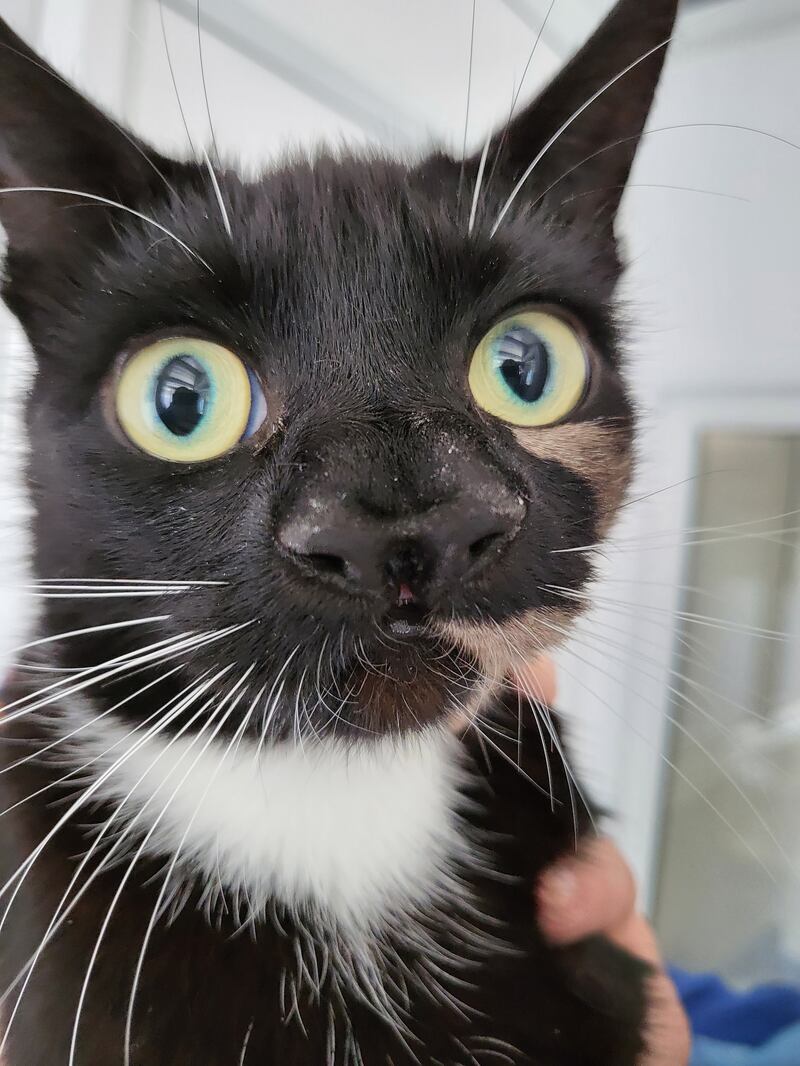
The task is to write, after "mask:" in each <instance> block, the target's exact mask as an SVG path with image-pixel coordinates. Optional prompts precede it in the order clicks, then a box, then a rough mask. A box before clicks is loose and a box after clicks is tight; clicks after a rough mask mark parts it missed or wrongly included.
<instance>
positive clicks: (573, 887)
mask: <svg viewBox="0 0 800 1066" xmlns="http://www.w3.org/2000/svg"><path fill="white" fill-rule="evenodd" d="M577 892H578V875H577V874H576V872H575V870H574V869H572V867H571V865H570V864H568V863H561V864H560V865H558V866H554V867H552V869H550V870H548V871H547V872H546V873H545V874H544V875H543V876H542V879H541V881H540V882H539V906H540V907H541V909H542V911H543V913H545V914H546V916H547V918H548V919H551V920H552V919H556V920H557V919H558V918H559V917H561V915H562V913H563V912H564V911H567V910H569V908H570V905H571V904H572V902H573V900H574V899H575V897H576V895H577Z"/></svg>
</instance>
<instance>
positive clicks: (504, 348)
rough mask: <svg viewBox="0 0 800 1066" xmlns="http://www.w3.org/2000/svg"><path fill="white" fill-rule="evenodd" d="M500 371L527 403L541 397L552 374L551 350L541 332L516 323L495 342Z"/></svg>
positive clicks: (507, 382) (508, 383) (512, 388)
mask: <svg viewBox="0 0 800 1066" xmlns="http://www.w3.org/2000/svg"><path fill="white" fill-rule="evenodd" d="M495 353H496V356H497V359H498V361H499V366H500V373H501V374H502V375H503V378H504V380H505V382H506V384H507V385H508V387H509V388H510V389H511V391H512V392H514V393H515V394H516V395H517V396H519V398H520V399H521V400H524V401H525V403H535V401H536V400H539V399H541V397H542V393H543V392H544V390H545V386H546V384H547V377H548V375H549V373H550V353H549V352H548V350H547V345H546V344H545V343H544V341H543V340H542V338H541V337H540V336H539V334H538V333H534V331H533V330H532V329H528V328H527V327H526V326H512V328H511V329H509V330H508V331H507V332H506V333H504V334H503V335H502V337H500V338H498V340H497V341H496V342H495Z"/></svg>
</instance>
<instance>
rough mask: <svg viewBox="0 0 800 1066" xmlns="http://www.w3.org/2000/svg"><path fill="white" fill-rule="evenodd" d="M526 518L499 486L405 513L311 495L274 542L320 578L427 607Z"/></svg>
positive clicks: (511, 495)
mask: <svg viewBox="0 0 800 1066" xmlns="http://www.w3.org/2000/svg"><path fill="white" fill-rule="evenodd" d="M524 513H525V505H524V502H523V500H522V499H521V498H520V497H519V496H518V495H517V494H516V493H514V492H513V491H511V489H510V488H508V487H506V486H505V485H504V484H503V483H502V482H494V483H491V484H489V483H483V484H481V485H480V486H477V487H476V488H474V489H473V490H472V491H464V490H462V491H461V492H459V493H457V494H456V495H455V496H454V497H453V498H452V499H449V500H446V501H444V502H439V503H436V504H434V505H432V506H429V507H427V508H426V509H425V510H422V511H420V512H418V513H411V514H403V515H402V516H384V515H381V514H380V513H376V512H375V511H374V510H373V509H372V508H371V507H370V506H369V504H368V503H366V504H365V502H364V501H361V502H360V503H359V504H356V505H350V504H348V499H347V497H346V498H345V499H344V500H342V498H341V494H339V495H327V494H322V495H320V494H319V493H318V492H313V493H309V494H308V495H306V496H304V498H303V499H301V500H299V501H298V502H297V504H296V505H295V506H294V507H293V508H292V510H291V511H290V513H289V514H288V515H287V516H286V517H285V519H284V521H283V522H282V523H281V524H280V526H279V529H278V539H279V541H280V542H281V544H282V546H283V547H284V549H286V550H287V551H288V552H290V553H291V554H292V555H293V556H294V557H295V559H296V560H297V561H299V562H301V563H302V565H303V566H304V567H306V568H308V569H309V570H310V572H312V573H313V574H315V575H316V576H318V577H319V578H320V579H322V580H328V581H332V582H334V583H337V584H340V585H342V584H343V585H344V586H345V587H347V588H348V589H349V590H350V591H352V592H355V593H360V594H367V595H372V596H375V595H380V596H385V597H386V598H387V600H388V602H389V605H392V606H399V607H407V606H411V605H418V606H427V605H428V604H429V602H430V601H431V600H432V599H433V598H436V597H440V596H442V595H445V594H446V593H447V591H448V590H449V589H452V588H454V587H455V586H457V585H458V584H459V583H460V582H462V581H464V579H467V578H469V577H470V576H471V575H473V574H475V573H477V571H478V570H479V569H481V568H482V567H484V566H486V565H487V563H488V562H490V561H491V559H492V557H496V556H498V555H499V554H500V553H502V551H503V550H504V549H505V547H506V546H507V545H508V543H509V542H510V541H511V540H512V539H513V537H514V536H515V535H516V533H517V531H518V530H519V528H520V524H521V522H522V519H523V517H524Z"/></svg>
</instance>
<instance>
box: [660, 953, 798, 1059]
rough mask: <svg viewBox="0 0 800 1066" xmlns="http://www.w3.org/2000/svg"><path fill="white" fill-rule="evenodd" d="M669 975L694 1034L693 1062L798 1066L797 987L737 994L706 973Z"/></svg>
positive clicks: (679, 972) (778, 986)
mask: <svg viewBox="0 0 800 1066" xmlns="http://www.w3.org/2000/svg"><path fill="white" fill-rule="evenodd" d="M671 976H672V978H673V980H674V981H675V984H676V985H677V988H678V993H679V994H680V997H681V1000H682V1001H683V1005H684V1007H685V1008H686V1013H687V1014H688V1015H689V1021H690V1023H691V1026H692V1033H693V1034H694V1050H693V1053H692V1061H691V1066H800V990H798V989H796V988H793V987H791V986H788V985H778V984H774V985H762V986H760V987H759V988H755V989H753V990H751V991H749V992H735V991H733V990H732V989H730V988H728V986H727V985H726V984H725V983H724V982H723V981H721V980H720V978H719V977H715V976H713V975H710V974H689V973H686V972H684V971H682V970H677V969H673V970H672V971H671Z"/></svg>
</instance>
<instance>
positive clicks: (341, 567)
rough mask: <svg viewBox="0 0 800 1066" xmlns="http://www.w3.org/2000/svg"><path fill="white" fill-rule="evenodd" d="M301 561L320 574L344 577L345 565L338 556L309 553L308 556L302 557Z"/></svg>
mask: <svg viewBox="0 0 800 1066" xmlns="http://www.w3.org/2000/svg"><path fill="white" fill-rule="evenodd" d="M303 559H304V561H305V562H306V563H308V565H309V566H313V567H314V569H315V570H317V571H318V572H319V573H320V574H338V575H339V576H340V577H344V576H345V574H346V573H347V564H346V563H345V561H344V559H342V558H341V556H339V555H327V554H325V553H323V552H311V553H310V554H309V555H304V556H303Z"/></svg>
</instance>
